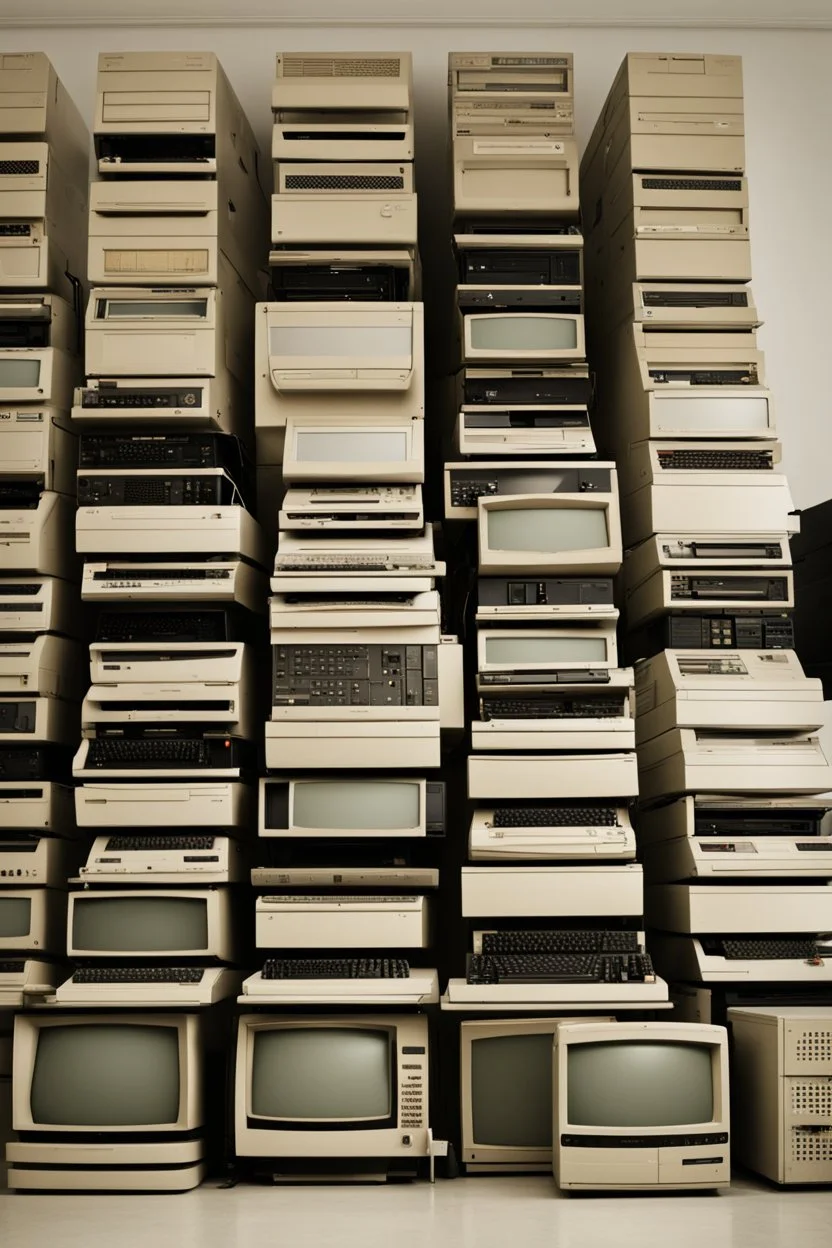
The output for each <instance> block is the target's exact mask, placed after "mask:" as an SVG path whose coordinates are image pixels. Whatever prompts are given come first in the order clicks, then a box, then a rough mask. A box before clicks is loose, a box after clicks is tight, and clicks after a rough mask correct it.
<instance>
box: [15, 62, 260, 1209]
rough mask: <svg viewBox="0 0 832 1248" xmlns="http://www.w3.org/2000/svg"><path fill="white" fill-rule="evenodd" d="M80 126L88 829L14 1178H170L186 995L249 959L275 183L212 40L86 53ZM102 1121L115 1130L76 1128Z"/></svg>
mask: <svg viewBox="0 0 832 1248" xmlns="http://www.w3.org/2000/svg"><path fill="white" fill-rule="evenodd" d="M94 138H95V149H96V158H97V167H98V173H99V177H98V179H97V180H96V181H94V182H93V184H92V187H91V194H90V214H89V242H90V246H89V268H88V277H89V281H90V284H91V287H92V289H91V292H90V296H89V303H88V308H87V334H86V373H87V377H88V381H87V386H86V387H85V388H82V389H80V390H78V391H77V392H76V395H75V405H74V408H73V413H72V415H73V418H74V421H75V423H76V428H77V431H78V432H79V433H80V451H79V459H78V464H79V467H78V469H77V492H78V503H79V510H78V512H77V518H76V544H77V550H78V553H79V554H80V555H81V556H82V557H83V558H84V560H85V562H84V572H83V580H82V597H83V598H84V599H85V600H86V601H87V602H89V603H95V604H97V605H98V611H97V618H96V628H95V640H94V642H93V644H92V645H91V646H90V667H91V682H92V683H91V686H90V687H89V688H88V689H87V692H86V696H85V697H84V699H83V703H82V707H81V731H82V734H83V739H82V741H81V745H80V749H78V752H77V754H76V756H75V759H74V761H73V775H74V776H75V777H76V778H77V779H78V780H79V781H81V782H82V783H81V784H80V785H79V787H78V788H77V789H76V792H75V797H76V819H77V824H78V827H79V828H80V829H84V830H87V831H88V832H89V833H90V834H92V833H94V834H95V835H94V840H92V843H91V845H90V846H89V853H88V857H87V859H86V864H85V865H84V866H83V867H81V871H80V875H77V876H76V878H75V879H73V880H71V881H70V882H71V883H72V884H74V885H75V886H76V888H75V891H71V892H70V894H69V902H68V913H67V922H66V929H67V952H68V957H69V958H70V959H71V960H72V962H73V963H74V970H73V973H72V975H71V976H70V978H69V979H66V981H65V982H64V983H62V984H61V985H60V986H59V987H58V989H57V992H56V993H55V995H54V997H53V998H52V1001H51V1004H47V1005H46V1006H45V1007H44V1010H45V1012H46V1013H49V1015H50V1016H49V1017H48V1018H47V1017H46V1013H44V1016H43V1018H40V1017H39V1018H37V1019H33V1020H26V1019H21V1020H19V1022H18V1026H17V1028H16V1032H15V1047H14V1063H15V1064H14V1087H15V1097H16V1101H15V1104H16V1111H15V1127H16V1129H17V1130H18V1131H19V1132H20V1133H21V1137H22V1138H21V1139H20V1141H19V1142H18V1143H16V1144H14V1145H12V1146H10V1150H9V1154H8V1155H9V1159H10V1160H11V1161H12V1163H13V1165H12V1169H11V1171H10V1183H11V1184H12V1185H13V1186H16V1187H27V1188H43V1187H48V1188H56V1187H57V1188H84V1187H92V1188H108V1189H111V1190H113V1189H120V1188H123V1187H137V1186H140V1187H142V1188H144V1189H149V1190H152V1189H159V1190H165V1189H169V1188H172V1189H176V1190H182V1189H184V1188H188V1187H192V1186H194V1185H195V1184H196V1183H198V1182H199V1181H200V1178H201V1177H202V1174H203V1173H204V1155H205V1149H206V1145H205V1132H204V1130H203V1125H204V1121H205V1119H204V1115H203V1110H202V1107H201V1087H202V1073H201V1067H202V1062H203V1057H204V1051H203V1045H202V1041H201V1038H200V1037H201V1023H200V1019H199V1017H198V1015H194V1014H192V1013H185V1012H184V1011H193V1010H195V1009H198V1007H200V1006H208V1005H211V1004H213V1003H214V1002H215V1001H217V1000H219V999H221V998H223V997H227V996H229V995H233V994H234V993H235V992H236V991H237V988H238V985H239V983H240V980H241V978H242V976H241V974H240V973H239V972H236V971H234V970H232V969H230V968H231V967H233V965H234V963H235V962H237V961H238V956H239V951H238V948H237V944H236V941H237V939H238V938H239V935H240V933H239V931H238V930H237V929H236V926H235V924H234V922H233V909H234V900H233V898H234V889H233V887H232V885H233V882H234V881H235V880H237V879H240V878H242V876H243V874H244V872H243V868H242V863H243V860H244V856H245V855H244V853H243V851H242V849H241V848H240V845H239V843H238V842H237V841H236V840H234V839H232V837H233V836H234V833H235V832H236V831H237V830H238V829H244V828H245V820H246V817H247V814H248V813H249V812H250V810H251V803H250V801H249V798H250V796H251V790H250V788H247V787H246V786H245V785H244V784H243V783H242V780H243V777H244V775H245V772H246V769H247V768H248V770H249V773H251V771H253V767H252V762H251V759H250V758H249V754H250V753H251V752H252V751H253V745H252V741H251V739H252V737H253V734H254V723H255V713H254V697H255V689H254V679H253V676H254V673H253V658H252V654H251V647H250V645H249V643H248V642H247V641H246V637H247V635H248V629H247V617H248V616H250V613H251V609H252V608H259V609H260V610H261V611H262V609H263V607H264V605H265V603H264V601H263V599H264V598H265V593H264V590H265V576H264V575H263V571H262V564H263V560H264V558H265V554H264V548H263V541H262V536H261V534H260V531H259V528H258V526H257V524H256V522H255V520H254V519H253V517H252V514H251V511H250V508H251V507H252V506H253V494H252V480H251V476H252V473H251V470H250V467H249V460H248V453H247V450H246V446H245V441H244V439H245V437H246V434H248V436H249V439H250V437H251V431H250V429H247V428H246V409H245V402H246V393H245V385H246V382H247V381H250V368H251V320H252V313H253V306H254V300H255V297H256V291H257V283H258V269H257V259H256V250H257V243H256V240H257V235H258V233H259V232H260V230H263V229H265V221H266V216H267V204H266V199H265V196H264V194H263V192H262V190H261V188H260V185H259V181H258V153H257V148H256V145H255V143H254V140H253V137H252V135H251V131H250V128H249V126H248V123H247V121H246V119H245V117H244V115H243V113H242V111H241V109H240V106H239V104H238V102H237V100H236V98H235V96H234V93H233V91H232V90H231V87H230V86H229V83H228V81H227V79H226V77H225V75H224V73H223V71H222V69H221V67H220V66H219V64H218V63H217V60H216V58H215V57H214V56H213V55H211V54H195V55H191V54H178V53H175V54H156V53H131V54H126V55H109V54H105V55H102V56H101V58H100V60H99V77H98V90H97V97H96V115H95V131H94ZM249 388H250V387H249ZM70 531H71V527H70ZM261 594H262V599H261V597H260V595H261ZM82 671H83V665H82V664H81V663H80V662H79V663H78V664H77V665H76V666H75V668H74V673H75V674H76V676H78V675H80V674H81V672H82ZM76 744H77V738H76ZM79 886H83V887H79ZM122 1009H123V1010H125V1011H126V1013H119V1012H118V1011H120V1010H122ZM166 1010H167V1011H177V1010H178V1011H180V1012H179V1013H175V1012H174V1013H163V1012H162V1011H166ZM148 1011H151V1012H150V1013H148ZM64 1020H65V1021H64ZM58 1071H60V1075H59V1076H58V1075H57V1074H56V1072H58ZM27 1089H29V1093H30V1094H29V1093H27ZM93 1130H94V1131H104V1132H107V1135H108V1147H107V1149H106V1151H104V1152H102V1151H101V1150H98V1151H95V1150H92V1151H91V1150H89V1149H87V1148H86V1147H84V1146H83V1144H81V1143H80V1142H78V1141H77V1140H76V1141H73V1138H72V1134H71V1133H72V1131H76V1132H80V1131H93ZM126 1132H131V1133H133V1132H137V1133H139V1134H138V1135H136V1134H131V1139H130V1142H129V1143H127V1142H125V1139H124V1135H125V1133H126ZM43 1133H46V1134H43ZM142 1136H143V1137H144V1138H142ZM103 1162H106V1164H102V1163H103Z"/></svg>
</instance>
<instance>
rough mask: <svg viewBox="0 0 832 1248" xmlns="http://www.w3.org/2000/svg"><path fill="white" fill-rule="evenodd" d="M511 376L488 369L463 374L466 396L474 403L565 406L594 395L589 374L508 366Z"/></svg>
mask: <svg viewBox="0 0 832 1248" xmlns="http://www.w3.org/2000/svg"><path fill="white" fill-rule="evenodd" d="M506 371H507V372H508V374H509V375H508V376H505V377H499V376H489V375H488V374H487V373H486V374H483V373H482V372H476V373H475V372H472V370H470V369H467V370H466V371H465V373H464V374H463V400H464V402H465V403H469V404H471V405H472V406H488V405H489V404H493V405H495V406H498V407H506V406H511V405H512V404H514V403H516V404H518V405H520V406H524V407H528V406H532V407H534V406H540V405H543V406H546V405H551V406H553V407H562V406H563V405H564V404H568V403H575V404H587V403H589V401H590V399H591V397H592V386H591V384H590V380H589V378H588V377H586V376H584V377H582V376H580V374H578V375H576V376H570V375H568V374H559V373H551V374H547V373H546V371H545V370H542V369H523V368H514V369H511V370H506Z"/></svg>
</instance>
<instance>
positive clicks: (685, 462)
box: [658, 449, 774, 472]
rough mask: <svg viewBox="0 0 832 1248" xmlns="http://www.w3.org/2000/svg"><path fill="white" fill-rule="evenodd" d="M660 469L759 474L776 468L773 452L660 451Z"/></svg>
mask: <svg viewBox="0 0 832 1248" xmlns="http://www.w3.org/2000/svg"><path fill="white" fill-rule="evenodd" d="M658 455H659V467H660V468H663V469H666V470H672V469H688V468H697V469H701V470H703V471H707V470H710V471H712V472H749V471H751V472H759V471H765V470H767V469H771V468H773V467H774V458H773V456H772V453H771V451H714V450H707V451H699V450H695V449H691V450H675V451H659V453H658Z"/></svg>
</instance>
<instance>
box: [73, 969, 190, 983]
mask: <svg viewBox="0 0 832 1248" xmlns="http://www.w3.org/2000/svg"><path fill="white" fill-rule="evenodd" d="M204 974H205V969H204V967H201V966H79V967H78V968H77V970H76V971H75V974H74V975H73V976H72V982H73V983H75V984H199V983H201V982H202V977H203V976H204Z"/></svg>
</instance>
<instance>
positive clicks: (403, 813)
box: [292, 780, 420, 832]
mask: <svg viewBox="0 0 832 1248" xmlns="http://www.w3.org/2000/svg"><path fill="white" fill-rule="evenodd" d="M419 798H420V789H419V785H418V784H415V783H414V784H410V783H401V782H399V783H391V782H390V781H384V780H376V781H368V782H362V781H357V780H356V781H352V780H348V781H340V780H338V781H333V782H329V783H323V782H317V781H314V780H313V781H310V782H309V783H306V782H299V783H296V784H295V786H294V798H293V803H292V825H293V826H294V827H296V828H333V829H342V828H350V829H355V831H357V832H360V831H362V830H367V831H370V830H372V829H384V828H414V829H415V828H418V827H419V826H420V818H419V814H420V809H419V808H420V800H419Z"/></svg>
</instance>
